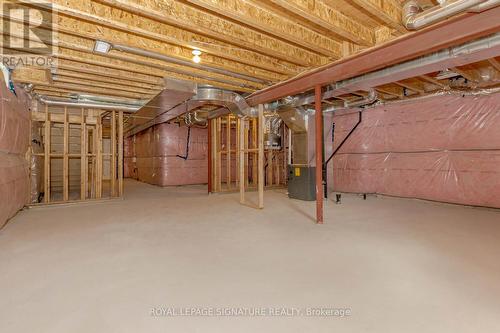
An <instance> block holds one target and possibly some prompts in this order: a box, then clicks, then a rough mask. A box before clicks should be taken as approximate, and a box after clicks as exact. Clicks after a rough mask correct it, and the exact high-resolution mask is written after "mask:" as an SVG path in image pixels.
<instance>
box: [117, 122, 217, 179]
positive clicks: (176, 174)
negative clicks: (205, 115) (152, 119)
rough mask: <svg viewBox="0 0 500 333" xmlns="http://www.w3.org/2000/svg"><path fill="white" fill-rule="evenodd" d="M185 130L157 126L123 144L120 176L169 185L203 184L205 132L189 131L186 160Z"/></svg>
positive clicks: (206, 152)
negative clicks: (122, 173)
mask: <svg viewBox="0 0 500 333" xmlns="http://www.w3.org/2000/svg"><path fill="white" fill-rule="evenodd" d="M187 133H188V129H187V127H179V126H177V125H172V124H160V125H157V126H155V127H152V128H149V129H147V130H145V131H142V132H140V133H138V134H136V135H135V136H133V137H129V138H127V139H126V140H125V142H124V157H125V160H124V174H125V177H128V178H134V179H137V180H140V181H142V182H145V183H149V184H153V185H159V186H170V185H192V184H206V183H207V181H208V136H207V135H208V130H207V129H202V128H196V127H193V128H191V134H190V138H189V155H188V158H187V159H186V160H184V159H182V158H180V157H178V156H177V155H180V156H185V155H186V145H187V137H188V135H187Z"/></svg>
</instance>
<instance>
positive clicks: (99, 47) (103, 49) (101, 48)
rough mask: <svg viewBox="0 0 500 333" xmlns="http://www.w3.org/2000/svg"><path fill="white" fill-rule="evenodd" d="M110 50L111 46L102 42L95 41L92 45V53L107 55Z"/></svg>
mask: <svg viewBox="0 0 500 333" xmlns="http://www.w3.org/2000/svg"><path fill="white" fill-rule="evenodd" d="M110 50H111V44H110V43H108V42H104V41H102V40H96V41H95V44H94V52H97V53H108V52H109V51H110Z"/></svg>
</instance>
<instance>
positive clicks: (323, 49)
mask: <svg viewBox="0 0 500 333" xmlns="http://www.w3.org/2000/svg"><path fill="white" fill-rule="evenodd" d="M186 2H187V3H189V4H192V5H194V6H197V7H199V8H203V9H205V10H208V11H210V12H211V13H214V14H217V15H219V16H221V17H224V18H227V19H231V20H233V21H238V22H241V23H243V24H245V25H247V26H250V27H252V28H254V29H256V30H259V31H262V32H265V33H266V34H268V35H270V36H273V37H275V38H279V39H281V40H284V41H287V42H289V43H292V44H294V45H296V46H299V47H301V48H304V49H306V50H309V51H312V52H315V53H319V54H321V55H323V56H326V57H329V58H333V59H339V58H341V57H342V47H341V44H340V43H339V42H337V41H335V40H333V39H331V38H327V37H325V36H322V35H321V34H319V33H317V32H315V31H313V30H311V29H308V28H306V27H303V26H300V25H297V24H295V23H294V22H292V21H290V20H288V19H286V18H283V17H281V16H279V15H278V14H276V13H273V12H270V11H267V10H266V9H264V8H261V7H258V6H256V5H255V4H254V3H251V2H249V1H238V0H220V1H217V2H214V1H210V0H186Z"/></svg>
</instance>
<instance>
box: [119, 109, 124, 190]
mask: <svg viewBox="0 0 500 333" xmlns="http://www.w3.org/2000/svg"><path fill="white" fill-rule="evenodd" d="M118 196H120V197H122V196H123V112H121V111H120V112H118Z"/></svg>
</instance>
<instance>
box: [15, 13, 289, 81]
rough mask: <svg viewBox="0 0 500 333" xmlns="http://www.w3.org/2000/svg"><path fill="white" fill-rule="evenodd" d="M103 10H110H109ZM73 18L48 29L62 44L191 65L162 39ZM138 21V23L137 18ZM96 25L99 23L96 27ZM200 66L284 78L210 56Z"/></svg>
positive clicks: (185, 52)
mask: <svg viewBox="0 0 500 333" xmlns="http://www.w3.org/2000/svg"><path fill="white" fill-rule="evenodd" d="M101 6H102V5H101ZM103 7H106V6H103ZM42 8H43V7H42ZM106 8H108V9H110V8H109V7H106ZM67 12H70V13H75V12H76V10H74V9H72V8H65V9H64V11H63V13H64V14H66V13H67ZM75 17H78V18H82V19H83V18H86V19H90V17H91V18H92V19H93V20H94V21H95V22H94V23H90V22H84V21H81V20H79V19H78V18H75ZM75 17H68V16H65V15H58V19H57V24H55V25H54V26H53V27H51V28H54V29H56V30H57V31H58V38H59V39H60V41H61V42H65V41H66V42H67V43H70V44H76V45H85V47H87V48H89V49H90V50H92V49H93V45H94V42H95V40H104V41H106V42H110V43H112V44H121V45H126V46H129V47H133V48H139V49H145V50H148V51H151V52H156V53H158V54H164V55H167V56H170V57H174V58H178V59H179V60H183V61H187V62H191V58H192V53H191V52H192V49H191V48H186V47H181V46H178V45H172V44H168V43H166V42H163V41H161V40H157V39H152V38H146V37H143V36H140V35H131V33H133V32H134V30H133V28H131V27H130V26H128V25H126V24H124V23H120V22H115V23H116V24H117V25H118V26H117V27H116V28H114V29H113V28H110V27H109V26H108V25H104V24H103V23H102V20H103V18H102V17H100V18H101V20H98V19H97V17H96V15H95V14H94V15H91V14H85V15H84V14H82V13H81V12H78V15H76V14H75ZM138 19H139V20H140V18H138ZM98 22H99V24H96V23H98ZM118 27H121V28H122V29H123V30H120V29H118ZM126 29H128V30H126ZM19 31H21V30H19ZM168 33H169V32H168V31H165V32H164V34H165V35H164V34H158V33H155V36H156V37H158V38H161V39H165V38H170V37H164V36H169V35H168ZM84 39H85V40H84ZM203 63H204V65H207V66H212V67H214V68H219V69H222V70H228V71H233V72H239V73H242V74H245V75H247V76H250V77H256V78H262V79H265V80H269V81H273V82H277V81H280V80H283V79H285V78H286V76H284V75H283V74H279V73H276V72H272V71H270V70H264V69H261V68H258V67H253V66H250V65H246V64H242V63H241V62H236V61H233V60H227V59H223V58H220V57H215V56H212V55H210V54H204V55H203Z"/></svg>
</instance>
